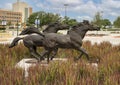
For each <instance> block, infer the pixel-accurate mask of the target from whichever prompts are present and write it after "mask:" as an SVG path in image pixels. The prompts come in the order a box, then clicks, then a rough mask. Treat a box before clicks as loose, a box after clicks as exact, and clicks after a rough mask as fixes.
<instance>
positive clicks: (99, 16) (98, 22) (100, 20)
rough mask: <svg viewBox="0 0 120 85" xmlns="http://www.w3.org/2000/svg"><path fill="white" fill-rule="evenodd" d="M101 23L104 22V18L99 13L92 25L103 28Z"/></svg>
mask: <svg viewBox="0 0 120 85" xmlns="http://www.w3.org/2000/svg"><path fill="white" fill-rule="evenodd" d="M101 22H102V16H101V14H100V12H97V13H96V14H95V16H94V19H93V21H92V23H93V24H96V25H98V26H100V27H101V26H102V23H101Z"/></svg>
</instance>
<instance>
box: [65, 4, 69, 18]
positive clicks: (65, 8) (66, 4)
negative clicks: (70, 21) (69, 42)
mask: <svg viewBox="0 0 120 85" xmlns="http://www.w3.org/2000/svg"><path fill="white" fill-rule="evenodd" d="M67 6H68V4H64V7H65V18H66V17H67Z"/></svg>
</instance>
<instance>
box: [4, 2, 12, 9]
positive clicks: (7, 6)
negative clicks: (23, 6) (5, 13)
mask: <svg viewBox="0 0 120 85" xmlns="http://www.w3.org/2000/svg"><path fill="white" fill-rule="evenodd" d="M4 9H9V10H11V9H12V3H6V4H5V5H4Z"/></svg>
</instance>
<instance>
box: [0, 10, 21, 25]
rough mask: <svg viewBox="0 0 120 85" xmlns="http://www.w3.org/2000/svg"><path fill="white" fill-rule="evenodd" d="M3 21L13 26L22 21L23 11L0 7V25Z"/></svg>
mask: <svg viewBox="0 0 120 85" xmlns="http://www.w3.org/2000/svg"><path fill="white" fill-rule="evenodd" d="M3 21H5V22H6V25H11V26H13V25H16V24H19V23H22V13H21V12H13V11H10V10H4V9H0V25H3V23H2V22H3Z"/></svg>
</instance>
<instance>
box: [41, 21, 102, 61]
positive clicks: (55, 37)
mask: <svg viewBox="0 0 120 85" xmlns="http://www.w3.org/2000/svg"><path fill="white" fill-rule="evenodd" d="M88 30H100V28H99V27H97V26H93V25H91V24H90V23H89V21H87V20H84V21H83V22H81V23H79V24H77V25H75V26H73V27H72V29H70V30H69V31H68V33H67V34H66V35H63V34H56V33H47V34H45V37H44V40H43V46H44V48H45V49H46V50H45V52H44V54H43V56H45V55H47V58H48V59H47V60H48V62H49V56H50V53H51V52H52V51H53V50H56V51H55V52H57V50H58V48H64V49H75V50H78V51H80V52H81V54H80V55H79V56H78V58H77V59H79V58H81V56H82V55H83V54H85V55H86V57H87V59H88V60H89V55H88V53H87V52H86V51H85V50H84V49H83V48H81V46H82V40H83V38H84V36H85V34H86V32H87V31H88ZM51 59H52V58H51Z"/></svg>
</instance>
